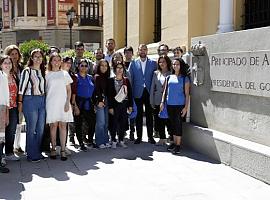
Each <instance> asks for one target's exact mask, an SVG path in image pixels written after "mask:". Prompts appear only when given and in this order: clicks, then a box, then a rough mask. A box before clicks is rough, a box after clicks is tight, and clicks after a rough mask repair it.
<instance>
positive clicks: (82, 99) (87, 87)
mask: <svg viewBox="0 0 270 200" xmlns="http://www.w3.org/2000/svg"><path fill="white" fill-rule="evenodd" d="M77 77H78V82H77V97H76V99H77V104H78V106H79V108H80V109H85V110H90V108H91V97H92V95H93V92H94V88H95V86H94V83H93V80H92V76H91V75H88V74H87V76H86V77H82V76H81V75H80V74H77Z"/></svg>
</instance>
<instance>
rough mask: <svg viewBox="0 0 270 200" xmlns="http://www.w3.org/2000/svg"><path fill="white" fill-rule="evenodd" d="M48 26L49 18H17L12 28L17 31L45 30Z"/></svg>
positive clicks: (13, 21)
mask: <svg viewBox="0 0 270 200" xmlns="http://www.w3.org/2000/svg"><path fill="white" fill-rule="evenodd" d="M46 26H47V17H32V16H27V17H15V18H14V19H13V20H12V28H15V29H35V28H45V27H46Z"/></svg>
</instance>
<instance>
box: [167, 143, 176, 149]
mask: <svg viewBox="0 0 270 200" xmlns="http://www.w3.org/2000/svg"><path fill="white" fill-rule="evenodd" d="M174 147H175V144H174V143H172V144H170V145H169V146H168V148H167V150H168V151H173V150H174Z"/></svg>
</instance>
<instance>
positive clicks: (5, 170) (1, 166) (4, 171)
mask: <svg viewBox="0 0 270 200" xmlns="http://www.w3.org/2000/svg"><path fill="white" fill-rule="evenodd" d="M8 172H9V169H8V168H6V167H4V166H3V165H1V164H0V173H8Z"/></svg>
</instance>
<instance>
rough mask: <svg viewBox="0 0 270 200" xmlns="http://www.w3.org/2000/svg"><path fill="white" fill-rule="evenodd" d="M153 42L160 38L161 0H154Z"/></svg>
mask: <svg viewBox="0 0 270 200" xmlns="http://www.w3.org/2000/svg"><path fill="white" fill-rule="evenodd" d="M154 30H155V31H154V42H159V41H160V40H161V0H155V29H154Z"/></svg>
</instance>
